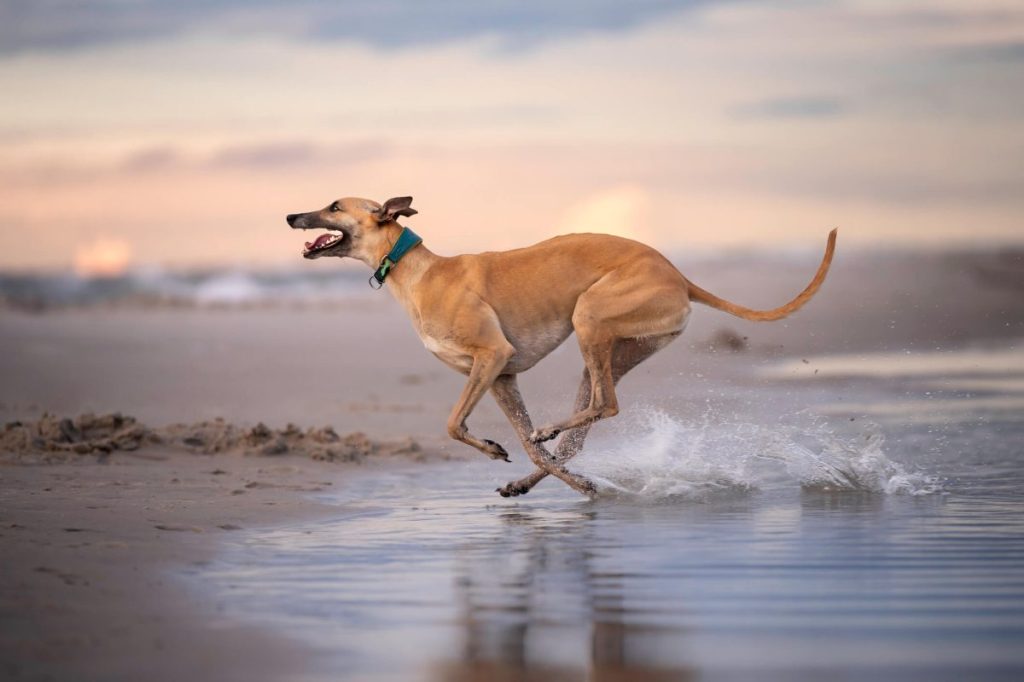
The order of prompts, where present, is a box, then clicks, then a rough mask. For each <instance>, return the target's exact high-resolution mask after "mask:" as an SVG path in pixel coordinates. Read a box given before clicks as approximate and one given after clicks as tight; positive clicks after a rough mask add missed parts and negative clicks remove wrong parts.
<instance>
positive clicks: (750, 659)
mask: <svg viewBox="0 0 1024 682" xmlns="http://www.w3.org/2000/svg"><path fill="white" fill-rule="evenodd" d="M1010 356H1011V357H1016V356H1015V355H1013V354H1010ZM890 360H891V359H890V358H888V357H886V358H884V361H885V362H889V361H890ZM806 364H812V363H806ZM870 364H871V363H870V362H868V363H867V366H870ZM1004 370H1005V371H1004V372H1003V375H1004V376H1005V377H1009V378H1017V379H1019V378H1020V374H1021V372H1024V368H1020V367H1013V366H1007V367H1005V368H1004ZM940 371H941V366H937V369H936V371H935V372H924V371H923V370H920V369H915V373H914V374H913V380H912V382H913V383H910V384H907V383H902V380H900V379H894V378H893V377H892V376H891V375H889V374H883V375H878V374H872V372H871V371H867V370H865V371H863V372H861V373H859V374H858V373H857V372H856V371H855V370H850V369H847V370H846V372H847V373H846V374H845V375H844V376H845V379H843V380H842V381H841V382H839V381H837V380H836V379H834V378H830V379H829V380H828V381H827V382H826V383H825V384H824V385H822V384H820V383H819V384H813V385H812V384H810V383H806V382H805V383H800V381H796V382H795V383H794V381H790V380H786V379H779V380H775V381H774V383H770V384H768V385H763V386H759V388H758V395H759V400H758V407H757V408H756V409H753V408H751V406H750V405H744V406H743V408H742V409H740V410H735V411H732V412H730V411H729V409H726V408H723V407H722V405H721V404H714V405H710V406H709V407H708V408H707V409H706V411H705V412H704V413H703V414H702V415H700V416H697V417H689V418H686V419H684V418H681V417H679V416H675V415H674V413H673V411H672V410H666V409H665V408H664V407H659V408H649V407H643V406H638V407H636V408H634V409H632V410H629V411H627V412H626V413H624V414H623V415H620V417H619V419H620V421H619V424H618V426H616V427H615V428H614V429H608V430H605V431H604V432H603V433H599V434H595V435H596V436H597V437H596V438H595V439H594V441H592V442H591V443H590V445H589V446H588V449H587V452H586V453H585V454H584V455H583V456H581V458H580V459H579V461H578V462H576V463H574V465H573V466H574V468H576V469H578V470H580V471H582V472H585V473H587V474H588V475H590V476H592V477H594V478H595V480H597V481H598V482H599V483H600V484H601V489H602V490H603V491H604V492H603V494H602V495H601V496H600V497H599V498H598V499H597V500H594V501H588V500H584V499H582V498H580V497H578V496H576V495H575V494H573V493H571V492H570V491H569V490H568V489H567V488H565V487H564V486H562V485H561V484H558V483H557V482H550V481H549V482H545V483H543V484H542V485H541V486H539V487H538V488H537V489H536V490H535V491H534V492H532V493H531V494H530V495H528V496H526V497H525V498H521V499H517V500H502V499H501V498H498V497H497V496H495V494H494V492H493V489H494V487H495V486H496V485H497V484H500V483H504V482H505V480H507V479H508V478H509V477H510V474H509V472H508V471H507V470H506V468H503V467H499V466H498V465H496V464H495V463H490V462H472V463H450V464H444V465H436V466H423V465H420V466H411V467H408V468H405V469H397V470H376V471H366V472H363V473H362V474H360V475H358V476H356V477H354V478H353V479H352V480H351V485H349V486H347V487H346V489H345V490H344V491H342V492H341V493H340V494H339V495H337V496H336V497H334V498H331V501H333V502H334V503H336V504H337V505H338V513H337V516H336V518H333V519H331V520H330V521H328V522H322V523H317V524H312V525H310V524H305V525H297V526H290V527H284V528H278V529H275V530H272V531H267V532H259V533H254V534H251V535H249V536H248V537H247V538H246V539H245V540H244V541H243V542H240V543H239V544H237V545H235V546H233V547H231V548H229V549H228V550H227V551H226V552H225V553H224V554H223V555H222V557H221V558H220V560H219V561H218V562H217V563H216V565H214V566H213V567H211V568H210V569H209V570H208V571H205V572H204V574H203V576H202V579H203V581H204V583H206V584H208V585H209V584H212V585H214V586H215V587H216V589H217V594H218V598H219V599H220V600H221V601H222V603H223V606H224V608H225V611H226V613H227V616H228V617H230V618H241V619H247V620H253V621H257V622H260V623H262V624H265V625H268V626H270V627H273V628H276V629H279V630H280V631H281V632H282V633H287V634H288V635H289V636H291V637H294V638H297V639H299V640H301V641H303V642H304V643H305V644H307V645H309V646H310V647H312V648H313V649H314V650H315V651H317V652H320V654H321V655H320V656H318V657H317V659H316V660H315V661H313V662H311V663H310V667H309V669H307V670H304V671H297V675H296V679H309V680H320V679H323V680H327V679H332V680H334V679H381V680H495V679H496V680H502V679H517V680H518V679H526V680H534V679H536V680H561V679H566V680H583V679H591V680H620V679H621V680H625V679H629V680H677V679H679V680H688V679H696V678H698V677H699V678H701V679H759V680H764V679H821V678H822V677H825V676H828V677H835V678H840V679H848V680H861V679H863V680H867V679H871V680H875V679H900V680H904V679H921V680H939V679H950V680H952V679H956V680H963V679H972V680H978V679H1021V678H1022V675H1024V468H1022V466H1021V463H1022V445H1021V444H1022V443H1024V438H1022V436H1024V419H1022V418H1021V415H1020V414H1018V413H1014V412H1008V411H1005V410H1001V409H996V410H993V409H990V408H989V407H987V406H986V403H984V402H981V403H980V405H979V404H978V403H977V402H972V401H980V400H983V399H986V398H1006V397H1013V395H1012V391H1013V389H1012V388H1011V389H1010V391H1011V394H1010V395H1007V394H1005V393H1000V392H999V391H995V392H993V391H992V389H991V386H989V387H988V388H983V389H982V388H979V389H978V390H976V391H970V390H968V389H965V388H964V384H963V382H964V381H967V380H970V376H971V373H970V372H957V379H958V380H959V383H958V384H957V385H956V388H955V389H951V390H953V391H956V392H953V393H948V392H947V393H942V392H940V393H938V394H935V393H934V391H935V389H934V386H935V382H936V381H938V380H940V379H942V378H943V375H941V374H940V373H939V372H940ZM980 374H984V375H985V376H990V375H991V372H988V371H986V372H980V373H979V375H980ZM858 377H859V378H858ZM965 377H966V379H965ZM979 381H980V378H979ZM894 382H895V383H894ZM1010 385H1011V386H1012V382H1011V384H1010ZM703 388H706V387H703ZM1003 388H1005V387H1003ZM965 391H967V392H965ZM933 395H934V397H935V399H936V400H942V401H945V402H944V403H943V410H942V415H943V417H942V419H941V420H929V419H921V418H919V417H920V415H919V414H918V412H915V411H913V410H905V411H899V410H896V411H892V410H885V409H881V408H879V410H878V413H879V414H881V415H882V418H881V419H879V420H878V423H876V424H866V423H864V420H863V419H860V420H859V421H852V422H851V421H849V419H854V417H849V418H847V417H845V414H846V413H845V412H844V413H843V414H844V416H843V417H839V416H837V414H836V411H835V409H834V406H835V405H837V404H845V405H847V412H850V410H851V409H852V410H854V411H856V410H858V409H860V408H859V407H853V408H851V407H849V406H862V405H869V406H870V405H882V404H887V403H897V404H903V403H914V402H920V401H925V402H927V401H928V400H930V399H932V396H933ZM766 398H767V399H766ZM950 401H952V402H955V403H964V404H962V405H958V407H957V408H956V409H953V410H950V409H949V406H948V405H946V403H948V402H950ZM725 402H726V403H727V402H728V400H726V401H725ZM798 405H812V406H815V409H808V410H804V411H800V410H794V409H793V407H794V406H798ZM830 406H831V407H830ZM830 410H831V411H830ZM680 412H682V411H680ZM857 414H861V412H857ZM868 414H872V413H870V412H868ZM872 416H876V415H874V414H872ZM744 419H746V421H744Z"/></svg>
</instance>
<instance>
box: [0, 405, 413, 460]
mask: <svg viewBox="0 0 1024 682" xmlns="http://www.w3.org/2000/svg"><path fill="white" fill-rule="evenodd" d="M154 445H159V446H162V447H164V448H170V449H174V450H185V451H188V452H194V453H202V454H208V455H212V454H217V453H222V452H230V453H237V454H244V455H285V454H297V455H301V456H305V457H312V458H313V459H320V460H325V461H341V462H356V461H360V460H362V459H365V458H366V457H373V456H389V455H417V454H419V453H421V448H420V446H419V444H418V443H416V441H414V440H413V439H411V438H406V439H403V440H398V441H375V440H371V439H370V438H368V437H367V436H366V434H364V433H359V432H356V433H350V434H348V435H345V436H339V435H338V434H337V433H336V432H335V431H334V429H333V428H331V427H330V426H325V427H323V428H319V429H307V430H305V431H303V430H302V429H300V428H299V427H297V426H295V425H294V424H289V425H288V426H286V427H285V428H284V429H271V428H270V427H268V426H266V425H265V424H263V423H262V422H260V423H259V424H257V425H256V426H254V427H251V428H248V427H243V426H238V425H236V424H230V423H228V422H226V421H224V420H223V419H215V420H213V421H203V422H196V423H194V424H172V425H170V426H165V427H162V428H151V427H149V426H146V425H145V424H142V423H140V422H139V421H138V420H136V419H135V418H134V417H129V416H126V415H122V414H119V413H113V414H103V415H94V414H83V415H81V416H79V417H76V418H75V419H70V418H67V417H63V418H62V417H57V416H54V415H51V414H44V415H43V416H42V418H41V419H39V420H37V421H33V422H10V423H8V424H6V425H5V426H4V428H3V431H2V433H0V453H2V456H3V457H6V458H14V459H19V460H21V459H28V458H32V459H37V460H42V461H62V460H66V459H69V458H71V457H74V456H76V455H87V454H99V455H101V456H104V455H109V454H110V453H112V452H117V451H129V450H138V449H140V448H143V447H146V446H154Z"/></svg>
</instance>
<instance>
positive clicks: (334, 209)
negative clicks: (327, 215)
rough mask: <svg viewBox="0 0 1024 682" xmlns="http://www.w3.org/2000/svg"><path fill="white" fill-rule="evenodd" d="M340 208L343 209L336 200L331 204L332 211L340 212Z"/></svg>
mask: <svg viewBox="0 0 1024 682" xmlns="http://www.w3.org/2000/svg"><path fill="white" fill-rule="evenodd" d="M340 210H341V208H339V207H338V202H334V203H333V204H331V212H332V213H336V212H338V211H340Z"/></svg>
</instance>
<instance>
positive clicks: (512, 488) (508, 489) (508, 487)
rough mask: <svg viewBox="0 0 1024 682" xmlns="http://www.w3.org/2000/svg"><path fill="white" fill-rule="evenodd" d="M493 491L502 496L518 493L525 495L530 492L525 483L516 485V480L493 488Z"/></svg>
mask: <svg viewBox="0 0 1024 682" xmlns="http://www.w3.org/2000/svg"><path fill="white" fill-rule="evenodd" d="M494 491H495V492H496V493H498V494H499V495H501V496H502V497H516V496H518V495H525V494H526V493H528V492H530V489H529V488H527V487H526V486H525V485H517V484H516V481H512V482H511V483H506V484H505V485H503V486H502V487H500V488H495V489H494Z"/></svg>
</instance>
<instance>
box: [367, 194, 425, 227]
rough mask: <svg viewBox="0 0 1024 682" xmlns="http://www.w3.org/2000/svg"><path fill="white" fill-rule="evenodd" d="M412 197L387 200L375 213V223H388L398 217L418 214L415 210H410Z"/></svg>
mask: <svg viewBox="0 0 1024 682" xmlns="http://www.w3.org/2000/svg"><path fill="white" fill-rule="evenodd" d="M411 204H412V197H395V198H394V199H388V200H387V201H385V202H384V205H383V206H381V207H380V211H378V212H377V222H379V223H390V222H391V221H392V220H394V219H395V218H396V217H398V216H400V215H401V216H410V215H416V214H417V213H419V211H417V210H416V209H415V208H410V205H411Z"/></svg>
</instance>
